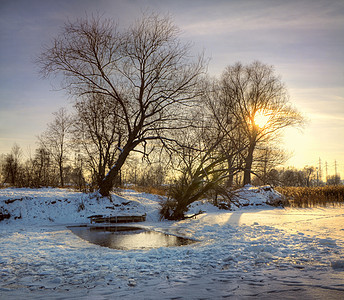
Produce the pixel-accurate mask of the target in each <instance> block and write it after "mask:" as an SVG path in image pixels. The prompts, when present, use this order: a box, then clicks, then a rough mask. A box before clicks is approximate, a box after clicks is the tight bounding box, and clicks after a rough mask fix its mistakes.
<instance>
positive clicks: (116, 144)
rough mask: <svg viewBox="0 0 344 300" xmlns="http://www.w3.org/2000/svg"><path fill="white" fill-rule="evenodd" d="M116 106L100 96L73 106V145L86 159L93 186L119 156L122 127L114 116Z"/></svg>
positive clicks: (100, 179) (92, 96) (98, 182)
mask: <svg viewBox="0 0 344 300" xmlns="http://www.w3.org/2000/svg"><path fill="white" fill-rule="evenodd" d="M116 105H117V103H116V102H113V101H112V100H111V98H109V97H106V96H104V95H101V94H91V95H88V97H87V99H83V100H79V101H77V102H76V103H75V108H76V117H75V122H74V125H73V129H72V132H73V136H74V138H73V140H74V146H75V147H77V148H80V151H81V152H82V153H84V156H85V157H86V158H87V160H86V162H87V164H88V167H89V169H90V170H91V173H92V180H93V183H94V184H95V186H98V187H99V186H100V185H101V182H102V180H103V179H104V177H105V175H106V172H108V171H109V169H110V168H111V167H112V166H113V164H114V162H115V160H116V157H117V156H118V155H119V153H120V150H119V149H121V143H122V140H123V138H124V136H125V127H124V124H123V122H122V119H120V118H119V117H118V115H117V113H116V111H117V109H118V107H116Z"/></svg>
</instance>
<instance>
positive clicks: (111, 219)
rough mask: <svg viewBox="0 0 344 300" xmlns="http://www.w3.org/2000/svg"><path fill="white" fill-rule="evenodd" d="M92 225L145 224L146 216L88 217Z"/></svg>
mask: <svg viewBox="0 0 344 300" xmlns="http://www.w3.org/2000/svg"><path fill="white" fill-rule="evenodd" d="M88 218H89V219H91V223H93V222H94V223H131V222H144V221H146V215H142V216H101V215H95V216H90V217H88Z"/></svg>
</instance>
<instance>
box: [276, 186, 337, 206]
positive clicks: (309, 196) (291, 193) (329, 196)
mask: <svg viewBox="0 0 344 300" xmlns="http://www.w3.org/2000/svg"><path fill="white" fill-rule="evenodd" d="M275 189H276V191H278V192H280V193H281V194H282V195H284V196H285V197H286V199H287V201H288V204H289V206H291V207H314V206H330V205H340V204H344V186H343V185H342V186H324V187H276V188H275Z"/></svg>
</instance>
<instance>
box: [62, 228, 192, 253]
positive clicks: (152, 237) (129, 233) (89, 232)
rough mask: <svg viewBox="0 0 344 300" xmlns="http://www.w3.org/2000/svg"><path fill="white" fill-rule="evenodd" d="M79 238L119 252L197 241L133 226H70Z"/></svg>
mask: <svg viewBox="0 0 344 300" xmlns="http://www.w3.org/2000/svg"><path fill="white" fill-rule="evenodd" d="M68 229H70V230H71V231H72V232H73V233H74V234H75V235H77V236H78V237H80V238H82V239H84V240H86V241H88V242H90V243H93V244H96V245H99V246H102V247H108V248H112V249H118V250H148V249H153V248H160V247H176V246H185V245H190V244H193V243H195V242H196V241H195V240H191V239H188V238H183V237H180V236H174V235H170V234H166V233H162V232H157V231H151V230H146V229H144V228H141V227H132V226H88V225H81V226H68Z"/></svg>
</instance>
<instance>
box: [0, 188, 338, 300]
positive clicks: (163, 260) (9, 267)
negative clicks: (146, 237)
mask: <svg viewBox="0 0 344 300" xmlns="http://www.w3.org/2000/svg"><path fill="white" fill-rule="evenodd" d="M253 190H254V189H253ZM260 194H262V193H260ZM256 195H257V193H256V192H254V191H252V193H251V194H250V193H246V196H245V197H248V198H250V197H251V199H255V200H254V201H256V200H257V196H256ZM15 199H17V200H16V201H14V202H12V203H9V204H6V203H5V201H7V200H15ZM19 199H22V200H19ZM160 200H161V198H159V197H158V196H154V195H149V194H144V193H137V192H135V191H130V190H127V191H122V192H121V193H120V194H118V195H113V197H112V202H111V201H110V200H108V199H107V198H105V199H103V198H99V197H97V195H91V196H89V195H84V194H81V193H78V192H72V191H69V190H59V189H37V190H35V189H2V190H0V206H3V207H4V208H6V209H7V210H8V211H9V212H10V213H11V214H12V216H17V217H21V218H20V219H14V218H11V219H9V220H3V221H2V222H0V278H1V280H0V298H1V299H24V298H26V299H83V298H84V299H119V298H123V299H172V298H175V299H178V298H180V299H222V298H234V299H276V298H280V299H295V298H299V299H301V298H302V299H343V297H344V267H343V266H344V208H326V209H325V208H324V209H323V208H313V209H282V208H271V207H269V206H266V205H260V206H257V207H249V208H248V207H245V208H242V209H239V210H237V211H233V212H231V211H225V210H218V209H217V208H216V207H213V206H211V205H210V204H209V203H205V202H204V203H203V202H202V201H200V202H198V203H195V204H194V206H193V207H192V208H191V211H192V210H195V211H196V210H199V209H202V210H203V211H206V212H205V213H204V214H201V215H199V216H197V218H193V219H187V220H184V221H180V222H171V221H163V222H160V221H159V216H158V209H159V201H160ZM257 201H258V200H257ZM259 201H260V200H259ZM261 201H262V202H264V201H265V200H264V199H263V200H261ZM53 202H54V203H53ZM80 203H83V204H84V209H81V206H80ZM123 203H125V204H123ZM191 211H190V213H191ZM99 213H107V214H110V213H111V214H113V215H115V214H144V213H146V214H147V221H146V222H144V223H140V226H144V227H145V228H147V229H154V230H157V231H161V232H166V233H169V234H175V235H180V236H185V237H191V238H195V239H197V240H200V241H201V242H200V243H197V244H193V245H188V246H183V247H171V248H163V247H162V248H157V249H151V250H135V251H121V250H114V249H109V248H105V247H100V246H97V245H94V244H91V243H88V242H87V241H85V240H83V239H80V238H78V237H77V236H76V235H74V234H73V233H72V232H71V231H70V230H68V229H67V228H66V225H71V224H79V223H86V222H89V220H88V219H87V216H89V215H92V214H99Z"/></svg>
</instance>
